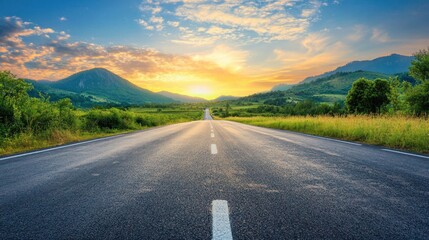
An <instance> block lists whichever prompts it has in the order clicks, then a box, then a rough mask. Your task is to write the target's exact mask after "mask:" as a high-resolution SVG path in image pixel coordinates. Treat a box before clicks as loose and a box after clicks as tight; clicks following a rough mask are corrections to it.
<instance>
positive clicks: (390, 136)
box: [225, 115, 429, 153]
mask: <svg viewBox="0 0 429 240" xmlns="http://www.w3.org/2000/svg"><path fill="white" fill-rule="evenodd" d="M225 119H226V120H230V121H235V122H240V123H245V124H250V125H255V126H261V127H268V128H276V129H284V130H291V131H296V132H303V133H308V134H314V135H318V136H325V137H332V138H337V139H343V140H349V141H356V142H362V143H368V144H375V145H381V146H386V147H391V148H397V149H404V150H410V151H416V152H421V153H429V121H428V120H425V119H424V118H414V117H403V116H352V115H349V116H347V117H330V116H316V117H305V116H293V117H248V118H243V117H230V118H225Z"/></svg>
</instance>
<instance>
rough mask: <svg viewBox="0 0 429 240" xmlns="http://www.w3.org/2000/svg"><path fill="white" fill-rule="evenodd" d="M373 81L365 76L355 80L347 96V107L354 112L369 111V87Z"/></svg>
mask: <svg viewBox="0 0 429 240" xmlns="http://www.w3.org/2000/svg"><path fill="white" fill-rule="evenodd" d="M370 84H371V82H370V81H369V80H367V79H365V78H360V79H358V80H356V81H355V82H353V85H352V88H351V89H350V91H349V93H348V94H347V97H346V105H347V109H348V110H349V111H350V112H353V113H367V112H368V106H367V105H366V103H367V102H368V100H367V97H368V93H367V92H368V89H369V88H370Z"/></svg>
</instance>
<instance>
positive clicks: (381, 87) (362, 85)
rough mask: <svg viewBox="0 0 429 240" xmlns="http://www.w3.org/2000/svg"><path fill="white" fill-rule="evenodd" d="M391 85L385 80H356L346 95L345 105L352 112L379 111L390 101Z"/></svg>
mask: <svg viewBox="0 0 429 240" xmlns="http://www.w3.org/2000/svg"><path fill="white" fill-rule="evenodd" d="M390 94H391V87H390V84H389V82H388V81H387V80H384V79H376V80H374V81H371V80H368V79H365V78H360V79H358V80H356V81H355V82H354V83H353V85H352V88H351V89H350V91H349V93H348V94H347V97H346V105H347V108H348V110H349V111H350V112H352V113H381V112H382V110H383V108H385V107H386V106H387V104H389V103H390Z"/></svg>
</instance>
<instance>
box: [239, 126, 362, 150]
mask: <svg viewBox="0 0 429 240" xmlns="http://www.w3.org/2000/svg"><path fill="white" fill-rule="evenodd" d="M247 130H250V131H254V132H258V133H261V134H265V135H268V136H272V137H277V136H275V135H273V134H269V133H264V132H260V131H258V130H255V129H251V128H247ZM303 134H305V133H303ZM305 135H307V136H309V137H313V138H319V139H323V140H328V141H333V142H340V143H346V144H350V145H354V146H362V144H360V143H354V142H347V141H342V140H337V139H332V138H326V137H320V136H315V135H310V134H305ZM278 138H283V137H278Z"/></svg>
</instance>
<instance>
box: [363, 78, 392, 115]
mask: <svg viewBox="0 0 429 240" xmlns="http://www.w3.org/2000/svg"><path fill="white" fill-rule="evenodd" d="M370 91H371V92H370V93H369V94H370V97H369V99H368V101H369V102H368V105H369V106H370V112H371V113H376V112H378V113H381V112H382V109H383V108H385V107H386V106H387V104H389V103H390V94H391V88H390V84H389V82H388V81H387V80H385V79H375V80H374V82H373V84H372V88H371V89H370Z"/></svg>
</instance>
